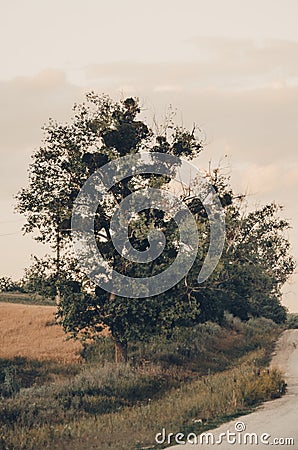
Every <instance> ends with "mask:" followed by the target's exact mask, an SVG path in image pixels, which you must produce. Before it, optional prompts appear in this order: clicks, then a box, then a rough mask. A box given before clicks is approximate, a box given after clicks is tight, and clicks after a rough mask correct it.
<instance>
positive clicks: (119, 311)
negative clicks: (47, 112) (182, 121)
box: [17, 93, 294, 359]
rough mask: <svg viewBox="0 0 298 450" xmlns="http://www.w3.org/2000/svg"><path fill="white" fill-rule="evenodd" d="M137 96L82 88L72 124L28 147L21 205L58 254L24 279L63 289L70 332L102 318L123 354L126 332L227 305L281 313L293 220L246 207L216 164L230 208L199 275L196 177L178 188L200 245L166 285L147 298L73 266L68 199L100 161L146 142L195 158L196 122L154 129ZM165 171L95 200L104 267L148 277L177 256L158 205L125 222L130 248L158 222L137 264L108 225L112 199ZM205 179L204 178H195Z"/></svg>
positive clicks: (48, 130)
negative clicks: (210, 267) (211, 265)
mask: <svg viewBox="0 0 298 450" xmlns="http://www.w3.org/2000/svg"><path fill="white" fill-rule="evenodd" d="M140 112H141V111H140V107H139V103H138V99H133V98H128V99H126V100H125V101H122V102H113V101H112V100H111V99H110V98H109V97H108V96H105V95H103V96H98V95H96V94H94V93H89V94H87V97H86V103H82V104H80V105H75V107H74V117H73V119H72V121H71V122H70V123H68V124H59V123H56V122H54V121H53V120H51V121H50V123H49V125H48V126H46V127H45V128H44V131H45V138H44V145H43V146H42V147H41V148H40V149H39V150H37V152H36V153H35V154H34V155H33V163H32V164H31V167H30V172H29V175H30V178H29V187H28V188H26V189H22V190H21V191H20V193H19V194H18V196H17V200H18V210H19V211H20V212H22V213H24V214H25V216H26V218H27V223H26V225H25V228H24V231H25V232H32V231H37V232H38V234H37V236H36V238H37V239H38V240H40V241H41V242H47V243H49V244H50V245H51V246H52V248H53V249H54V250H55V252H56V254H55V257H54V259H52V260H50V259H49V260H48V261H47V262H45V261H37V260H36V264H35V267H33V268H32V269H29V270H28V272H27V275H26V276H27V280H28V285H29V286H30V283H31V288H32V289H38V290H41V291H43V292H44V293H47V295H50V296H53V295H54V290H55V289H56V292H58V293H59V305H58V316H57V317H58V319H59V321H60V323H61V324H62V326H63V327H64V329H65V331H67V332H70V333H72V335H73V337H80V338H83V339H86V338H96V337H97V336H98V335H99V333H101V332H102V330H103V329H105V328H108V329H109V330H110V332H111V334H112V337H113V339H114V342H115V343H116V346H118V350H119V351H120V353H121V355H122V356H121V357H122V358H124V359H125V358H126V356H127V355H126V350H127V342H131V341H134V340H146V339H150V336H152V335H156V334H168V335H171V333H172V332H173V330H174V329H175V327H181V326H188V327H192V326H194V325H195V324H198V323H202V322H206V321H208V320H213V321H217V322H219V323H222V322H223V321H224V312H225V311H228V312H230V313H232V314H234V315H236V316H238V317H240V318H241V319H244V320H247V319H249V317H255V316H264V317H267V318H269V319H273V320H274V321H276V322H278V323H282V322H284V321H285V319H286V311H285V308H284V307H283V306H282V305H281V287H282V285H283V284H284V283H285V281H286V280H287V279H288V277H289V276H290V275H291V273H292V272H293V270H294V262H293V259H292V257H291V256H290V253H289V243H288V241H287V239H286V238H285V232H286V230H287V228H288V227H289V224H288V222H287V221H286V220H283V219H281V218H280V217H279V212H280V207H279V206H277V205H276V204H274V203H272V204H269V205H266V206H264V207H262V208H259V209H257V210H254V211H251V212H247V211H245V210H244V208H243V196H237V195H235V194H234V193H233V191H232V189H231V188H230V186H229V180H228V179H227V178H226V177H224V176H222V175H221V174H220V171H219V170H218V169H215V170H213V171H212V172H210V173H209V174H208V175H207V177H208V178H209V181H210V182H211V184H212V185H213V188H214V189H215V191H216V192H217V193H218V196H219V198H220V201H221V203H222V206H223V208H224V209H225V214H226V223H227V239H226V244H225V249H224V252H223V255H222V258H221V261H220V263H219V264H218V266H217V268H216V270H215V271H214V273H213V274H212V276H210V277H209V279H208V280H207V281H205V283H203V284H202V285H199V284H198V282H197V275H198V273H199V271H200V269H201V267H202V264H203V261H204V257H205V255H206V252H207V249H208V245H209V238H210V236H209V234H210V229H209V225H208V217H207V214H206V211H205V209H204V207H203V205H202V203H201V201H200V200H199V199H198V197H197V195H196V194H195V189H194V187H195V186H187V187H185V186H182V187H181V193H180V194H179V195H178V196H179V198H180V200H181V201H183V202H184V203H186V204H187V205H188V207H189V209H190V211H191V212H192V214H193V216H194V217H195V219H196V223H197V229H198V234H199V237H200V243H201V246H200V249H199V251H198V254H197V258H196V261H195V263H194V265H193V267H192V269H191V270H190V272H189V274H188V275H187V277H185V278H184V279H183V280H182V281H181V282H180V283H178V284H177V285H176V286H174V287H173V288H172V289H170V290H168V291H167V292H165V293H163V294H160V295H158V296H156V297H151V298H145V299H133V298H132V299H127V298H122V297H119V296H116V297H115V296H114V295H113V294H112V295H110V294H109V293H107V292H105V291H104V290H103V289H101V288H99V287H95V286H94V285H92V283H90V282H89V281H88V280H87V279H86V277H85V276H84V274H83V273H81V272H80V270H79V269H78V268H77V266H76V263H75V261H74V259H73V255H72V253H71V251H70V247H69V244H70V218H71V214H72V208H73V204H74V201H75V199H76V197H77V195H78V193H79V191H80V188H81V187H82V185H83V184H84V182H85V181H86V180H87V179H88V178H89V177H90V175H92V174H93V173H94V172H95V171H96V170H97V169H98V168H100V167H102V166H103V165H104V164H106V163H108V162H110V161H112V160H114V159H116V158H118V157H121V156H124V155H131V154H137V153H138V152H140V151H142V150H147V151H150V152H152V154H153V155H154V152H161V153H166V154H168V155H175V156H179V157H181V158H187V159H193V158H196V157H197V156H198V155H199V154H200V152H201V150H202V142H201V141H200V139H199V138H198V137H197V135H196V129H195V128H194V129H193V130H191V131H189V130H186V129H185V128H181V127H179V126H176V125H175V124H174V122H173V120H172V118H170V119H169V120H168V122H167V124H166V125H165V127H164V129H163V130H162V131H157V132H154V131H153V130H151V129H150V128H149V127H148V126H147V125H146V124H145V123H144V122H143V121H140V120H138V115H139V114H140ZM169 182H170V178H167V177H163V176H157V175H152V174H146V175H144V176H139V175H137V176H131V177H129V178H127V179H124V180H122V181H121V182H119V183H117V184H115V185H114V186H113V187H112V188H111V189H110V191H109V193H108V194H107V195H106V196H105V197H104V198H103V199H102V201H101V202H100V204H99V206H98V208H97V212H96V215H95V219H94V233H95V237H96V242H97V246H98V249H99V251H100V253H101V254H102V255H103V257H104V260H105V261H106V262H108V263H109V265H110V267H112V268H113V269H115V270H117V271H118V272H120V273H122V274H124V275H128V276H129V277H140V276H142V277H144V276H147V277H150V276H153V275H155V274H157V273H160V272H162V271H163V270H165V269H166V268H167V267H168V266H169V265H171V264H172V262H173V261H174V259H175V257H176V254H177V251H178V247H179V230H178V228H177V225H176V224H175V222H174V221H173V219H171V218H170V217H168V216H167V215H166V214H165V213H164V212H162V211H160V210H157V209H153V208H151V209H147V210H144V211H141V212H140V213H139V214H138V215H137V217H136V219H135V220H134V221H132V222H131V223H130V224H129V236H130V241H131V244H132V245H133V246H134V248H135V249H137V250H139V251H144V250H146V249H148V247H149V242H148V239H147V237H148V233H149V231H150V230H152V228H155V227H156V228H158V229H159V230H161V231H162V232H163V233H164V234H165V237H166V247H165V249H164V251H163V253H162V255H160V256H159V257H158V258H156V260H154V262H153V263H145V264H134V263H130V262H127V260H125V258H122V257H120V256H119V254H118V252H117V250H116V249H115V248H114V246H113V244H112V241H111V235H110V221H111V218H112V214H113V211H114V208H115V206H116V207H117V205H118V204H119V203H120V202H121V201H122V200H123V199H125V198H126V197H127V196H128V195H130V194H131V193H133V192H136V191H138V190H140V189H143V188H144V187H155V188H164V189H169V188H170V185H169ZM200 189H203V187H200Z"/></svg>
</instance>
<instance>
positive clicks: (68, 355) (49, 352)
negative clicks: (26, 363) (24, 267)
mask: <svg viewBox="0 0 298 450" xmlns="http://www.w3.org/2000/svg"><path fill="white" fill-rule="evenodd" d="M55 310H56V308H55V307H54V306H36V305H21V304H16V303H15V304H12V303H1V302H0V358H14V357H15V356H23V357H26V358H29V359H35V360H50V359H52V360H53V359H55V360H59V361H63V362H74V361H77V360H79V358H80V357H79V351H80V350H81V344H80V343H79V342H74V341H72V340H71V341H66V337H65V333H64V331H63V330H62V328H61V327H60V326H59V325H56V324H55Z"/></svg>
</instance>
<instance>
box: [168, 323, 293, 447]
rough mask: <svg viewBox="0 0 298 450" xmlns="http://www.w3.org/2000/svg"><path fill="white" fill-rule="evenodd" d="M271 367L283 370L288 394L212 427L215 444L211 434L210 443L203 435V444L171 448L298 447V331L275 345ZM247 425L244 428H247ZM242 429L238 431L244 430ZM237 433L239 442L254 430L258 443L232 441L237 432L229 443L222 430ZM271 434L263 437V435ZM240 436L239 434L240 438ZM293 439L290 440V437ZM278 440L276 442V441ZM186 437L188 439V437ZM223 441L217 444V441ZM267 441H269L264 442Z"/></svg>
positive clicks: (283, 337) (284, 334)
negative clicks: (252, 411) (251, 411)
mask: <svg viewBox="0 0 298 450" xmlns="http://www.w3.org/2000/svg"><path fill="white" fill-rule="evenodd" d="M271 368H279V369H280V370H282V371H283V373H284V374H285V376H286V381H287V385H288V388H287V393H286V395H285V396H284V397H282V398H280V399H277V400H274V401H270V402H267V403H265V404H264V405H262V406H260V407H259V408H258V409H257V411H255V412H254V413H252V414H249V415H245V416H241V417H238V418H237V419H236V420H233V421H231V422H229V423H225V424H223V425H221V426H220V427H218V428H216V429H214V430H211V431H210V432H211V433H212V435H213V436H214V442H215V443H214V444H213V445H212V443H211V440H212V437H211V435H210V436H209V442H210V443H209V444H206V439H207V436H206V435H205V436H204V440H203V442H204V443H200V440H199V442H198V445H193V444H185V445H175V446H172V447H168V448H170V449H171V450H178V449H179V450H182V449H185V450H190V449H194V448H200V449H202V450H205V449H209V448H210V447H213V448H214V447H217V448H222V449H223V450H226V449H229V448H231V449H234V450H236V449H243V448H250V449H262V448H268V445H270V446H274V447H277V448H278V447H282V448H284V449H292V450H297V449H298V426H297V421H298V330H287V331H285V332H284V333H283V334H282V336H281V337H280V339H279V340H278V342H277V345H276V351H275V353H274V356H273V358H272V362H271ZM244 428H245V430H244ZM241 429H242V431H237V430H241ZM228 430H229V431H230V433H234V434H235V439H236V441H238V442H239V441H240V442H244V435H245V433H247V434H248V433H249V434H251V433H254V434H256V435H257V440H258V443H256V438H255V437H250V436H247V438H246V439H247V442H248V443H247V444H244V443H242V444H241V443H240V444H239V443H232V441H233V440H234V435H230V442H231V443H228V442H227V438H226V437H223V435H222V439H220V435H221V434H222V433H227V431H228ZM265 433H266V434H267V435H268V436H266V437H265V436H264V434H265ZM262 435H263V442H264V443H262V442H261V440H262V439H261V436H262ZM239 436H240V437H239ZM289 438H291V439H293V440H294V443H293V441H291V442H290V441H288V442H287V439H289ZM250 439H253V442H254V443H253V444H249V442H250ZM275 439H276V441H275ZM186 440H187V439H186ZM220 440H222V442H221V443H220V444H219V443H218V444H216V441H217V442H219V441H220ZM265 442H267V443H265Z"/></svg>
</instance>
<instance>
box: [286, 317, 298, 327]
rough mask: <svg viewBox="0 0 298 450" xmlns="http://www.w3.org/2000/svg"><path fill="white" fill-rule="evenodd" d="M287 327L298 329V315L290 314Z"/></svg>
mask: <svg viewBox="0 0 298 450" xmlns="http://www.w3.org/2000/svg"><path fill="white" fill-rule="evenodd" d="M286 326H287V328H289V329H297V328H298V314H290V313H288V315H287V321H286Z"/></svg>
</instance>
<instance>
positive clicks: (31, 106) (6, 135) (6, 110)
mask: <svg viewBox="0 0 298 450" xmlns="http://www.w3.org/2000/svg"><path fill="white" fill-rule="evenodd" d="M80 91H81V88H79V87H78V86H74V85H71V84H70V83H69V82H68V81H67V80H66V77H65V74H64V73H63V72H62V71H59V70H45V71H43V72H41V73H39V74H37V75H36V76H35V77H17V78H14V79H13V80H9V81H0V97H1V99H2V105H3V106H2V108H1V111H0V149H1V153H3V152H5V151H18V152H21V151H22V149H24V148H27V147H28V146H30V145H35V144H36V142H38V141H39V140H40V137H41V131H40V130H41V127H42V125H44V123H45V122H47V121H48V118H49V117H50V116H52V115H53V114H55V117H56V118H57V119H61V120H64V119H65V118H66V117H67V116H68V115H69V111H70V110H71V106H72V104H73V102H74V101H75V99H76V98H77V97H78V95H79V93H80ZM4 105H5V106H4Z"/></svg>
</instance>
